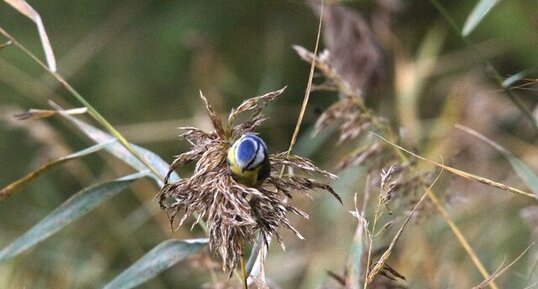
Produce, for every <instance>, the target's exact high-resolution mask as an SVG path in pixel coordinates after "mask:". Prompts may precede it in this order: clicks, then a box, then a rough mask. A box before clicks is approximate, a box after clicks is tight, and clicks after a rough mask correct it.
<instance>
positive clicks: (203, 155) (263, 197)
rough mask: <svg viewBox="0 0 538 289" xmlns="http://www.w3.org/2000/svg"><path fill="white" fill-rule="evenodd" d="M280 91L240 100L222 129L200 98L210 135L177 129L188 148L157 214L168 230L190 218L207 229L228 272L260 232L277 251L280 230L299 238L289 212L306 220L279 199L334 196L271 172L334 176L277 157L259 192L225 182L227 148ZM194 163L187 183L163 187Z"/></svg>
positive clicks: (228, 179)
mask: <svg viewBox="0 0 538 289" xmlns="http://www.w3.org/2000/svg"><path fill="white" fill-rule="evenodd" d="M283 91H284V88H283V89H281V90H278V91H274V92H270V93H267V94H265V95H262V96H258V97H254V98H251V99H248V100H246V101H245V102H243V104H241V105H240V106H239V107H238V108H237V109H234V110H232V112H231V113H230V116H229V117H228V124H227V125H223V123H222V122H221V120H220V119H219V118H218V117H217V114H216V113H215V111H214V110H213V109H212V107H211V105H210V103H209V102H208V101H207V99H206V98H205V97H204V96H203V95H202V94H201V97H202V99H203V101H204V103H205V106H206V109H207V111H208V114H209V117H210V119H211V122H212V124H213V130H212V131H210V132H206V131H203V130H200V129H198V128H193V127H186V128H182V130H183V134H181V137H182V138H184V139H186V140H187V141H188V142H189V144H190V145H191V146H192V147H191V149H190V150H189V151H187V152H184V153H182V154H180V155H179V156H178V157H177V158H176V159H175V160H174V162H173V163H172V165H171V166H170V171H169V173H168V176H167V177H166V179H165V185H164V186H163V188H162V189H161V191H160V192H159V194H158V197H159V202H160V205H161V208H163V209H165V210H167V211H168V212H169V219H170V224H171V226H172V227H173V226H176V227H175V228H178V227H179V226H181V225H183V224H184V223H185V222H186V220H187V218H189V217H190V216H195V217H196V220H195V222H194V224H193V226H194V225H195V224H197V223H199V222H200V221H201V220H202V219H203V220H205V222H206V223H207V228H208V234H209V247H210V250H212V251H213V252H217V251H218V252H220V253H221V255H222V258H223V268H224V269H225V270H230V271H231V270H233V269H234V268H236V266H237V264H238V262H239V261H240V259H239V258H240V256H241V253H242V250H243V243H244V242H245V241H248V242H254V239H255V237H256V235H257V232H260V233H261V234H262V236H263V237H264V238H265V240H266V242H267V241H268V240H269V239H270V238H271V237H275V239H276V240H277V241H278V242H279V243H280V244H281V245H282V246H284V244H283V243H282V240H281V239H280V237H279V235H278V233H277V229H278V228H280V227H284V228H287V229H290V230H292V231H293V232H295V234H296V235H297V237H299V238H302V236H301V235H300V234H299V232H298V231H297V230H296V229H295V228H293V226H292V225H291V224H290V222H289V219H288V217H287V214H288V213H289V212H291V213H293V214H296V215H299V216H302V217H304V218H308V215H307V214H306V213H304V212H302V211H301V210H299V209H297V208H295V207H293V206H291V205H289V204H288V203H287V202H286V201H284V200H283V198H284V196H286V197H290V198H291V197H292V196H293V194H294V193H295V192H300V193H303V194H308V192H310V191H313V190H319V189H321V190H325V191H328V192H329V193H331V194H332V195H334V196H335V197H336V198H337V199H338V200H339V201H340V202H341V200H340V198H339V196H338V195H337V194H336V193H335V192H334V190H333V189H332V188H331V186H329V185H327V184H325V183H323V182H319V181H316V180H314V179H311V178H306V177H301V176H279V175H277V174H276V172H278V171H280V170H281V169H282V167H283V166H289V167H292V168H295V169H298V170H301V171H304V172H306V173H308V174H317V175H321V176H324V177H326V178H329V179H335V178H336V176H335V175H333V174H331V173H329V172H326V171H323V170H321V169H319V168H318V167H316V166H315V165H314V164H313V163H312V162H311V161H310V160H308V159H305V158H302V157H299V156H295V155H290V156H288V155H286V154H283V153H280V154H276V155H270V156H269V158H270V162H271V166H272V169H271V171H272V172H273V174H272V175H271V176H270V177H269V178H268V179H267V180H266V181H265V183H264V184H263V185H262V186H261V187H259V188H249V187H245V186H243V185H241V184H239V183H237V182H236V181H235V180H233V178H232V177H231V174H230V172H229V169H228V165H227V163H226V155H227V151H228V149H229V148H230V145H231V144H232V143H233V142H234V141H236V140H237V139H238V138H239V137H241V136H242V135H243V134H245V133H249V132H252V131H253V130H254V129H255V128H256V127H258V126H259V125H260V124H261V123H262V122H263V121H264V120H265V118H264V117H263V115H262V113H261V111H262V109H263V108H264V107H265V106H266V105H267V104H269V103H270V102H272V101H274V100H275V99H276V98H277V97H278V96H279V95H281V93H282V92H283ZM246 112H250V113H251V114H250V118H249V119H247V120H246V121H244V122H242V123H238V124H236V120H237V117H238V116H239V115H240V114H243V113H246ZM192 161H195V162H196V165H195V168H194V172H193V174H192V176H191V177H189V178H184V179H182V180H180V181H178V182H174V183H169V175H170V174H171V173H172V172H173V171H174V170H175V169H176V168H179V167H182V166H184V165H185V164H187V163H189V162H192ZM178 218H179V220H178V221H176V219H178Z"/></svg>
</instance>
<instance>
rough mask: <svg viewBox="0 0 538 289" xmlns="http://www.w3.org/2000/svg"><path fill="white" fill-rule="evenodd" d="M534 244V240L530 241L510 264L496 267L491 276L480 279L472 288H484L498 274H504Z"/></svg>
mask: <svg viewBox="0 0 538 289" xmlns="http://www.w3.org/2000/svg"><path fill="white" fill-rule="evenodd" d="M534 244H535V242H532V244H530V245H529V246H528V247H527V249H525V251H523V252H522V253H521V254H519V256H518V257H517V258H516V259H514V261H512V262H511V263H510V264H508V265H506V266H505V267H504V268H502V269H501V268H499V269H497V270H496V271H495V272H493V274H491V276H489V277H488V278H486V280H484V281H482V282H481V283H480V284H478V285H476V286H474V287H473V288H472V289H484V288H486V286H488V284H490V283H491V282H493V280H495V279H497V278H498V277H499V276H501V275H502V274H504V273H505V272H506V271H507V270H508V269H509V268H510V267H512V266H513V265H514V264H515V263H516V262H517V261H519V259H521V257H523V256H524V255H525V254H526V253H527V251H529V249H530V248H532V247H533V246H534Z"/></svg>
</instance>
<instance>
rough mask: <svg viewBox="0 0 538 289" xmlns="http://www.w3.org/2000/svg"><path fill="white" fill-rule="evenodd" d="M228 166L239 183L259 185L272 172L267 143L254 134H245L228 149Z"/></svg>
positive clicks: (249, 185)
mask: <svg viewBox="0 0 538 289" xmlns="http://www.w3.org/2000/svg"><path fill="white" fill-rule="evenodd" d="M227 162H228V167H229V168H230V172H231V174H232V177H233V179H234V180H235V181H237V182H238V183H241V184H243V185H245V186H248V187H259V186H260V185H261V184H262V183H263V181H265V179H267V177H269V174H270V173H271V164H270V163H269V154H268V153H267V145H265V142H263V140H262V139H261V138H260V137H258V136H256V135H254V134H249V133H247V134H244V135H242V136H241V138H239V139H238V140H237V141H236V142H234V144H233V145H232V147H231V148H230V149H229V150H228V157H227Z"/></svg>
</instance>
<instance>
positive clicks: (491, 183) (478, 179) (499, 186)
mask: <svg viewBox="0 0 538 289" xmlns="http://www.w3.org/2000/svg"><path fill="white" fill-rule="evenodd" d="M372 134H374V135H375V136H377V137H378V138H380V139H382V140H383V141H385V142H387V143H388V144H390V145H391V146H393V147H395V148H397V149H399V150H401V151H404V152H406V153H408V154H410V155H412V156H414V157H416V158H418V159H421V160H423V161H426V162H428V163H430V164H433V165H435V166H437V167H439V168H442V169H444V170H447V171H449V172H451V173H453V174H455V175H458V176H460V177H462V178H465V179H468V180H473V181H476V182H479V183H482V184H485V185H488V186H492V187H495V188H497V189H501V190H503V191H508V192H510V193H514V194H517V195H521V196H525V197H529V198H531V199H535V200H538V197H536V196H535V195H534V194H532V193H528V192H525V191H522V190H519V189H516V188H513V187H510V186H507V185H505V184H502V183H499V182H496V181H492V180H490V179H488V178H484V177H481V176H477V175H474V174H471V173H468V172H464V171H462V170H458V169H456V168H453V167H449V166H447V165H444V164H441V163H438V162H436V161H432V160H430V159H427V158H425V157H423V156H420V155H418V154H416V153H414V152H412V151H409V150H407V149H405V148H403V147H401V146H399V145H397V144H395V143H393V142H391V141H389V140H387V139H386V138H384V137H382V136H380V135H378V134H376V133H373V132H372Z"/></svg>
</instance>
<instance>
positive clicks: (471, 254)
mask: <svg viewBox="0 0 538 289" xmlns="http://www.w3.org/2000/svg"><path fill="white" fill-rule="evenodd" d="M425 190H427V192H428V197H429V198H430V200H431V201H432V203H433V204H434V206H435V207H436V208H437V211H439V213H440V214H441V216H442V217H443V218H444V219H445V222H446V223H447V224H448V226H449V227H450V230H452V233H454V235H455V236H456V239H458V242H460V244H461V246H462V247H463V249H464V250H465V252H467V255H469V257H470V258H471V260H472V261H473V263H474V265H475V267H476V268H477V269H478V271H480V274H482V276H483V277H484V278H488V277H489V273H488V271H487V270H486V268H485V267H484V265H483V264H482V262H481V261H480V259H479V258H478V256H477V255H476V253H475V252H474V250H473V248H472V247H471V245H470V244H469V242H468V241H467V239H466V238H465V236H463V233H462V232H461V231H460V229H459V228H458V226H456V224H455V223H454V222H453V221H452V219H451V218H450V215H449V214H448V211H447V210H446V208H445V207H444V206H443V204H442V203H441V201H439V199H438V198H437V196H435V194H434V193H433V191H432V190H431V189H430V188H426V187H425ZM489 285H490V287H491V288H492V289H498V287H497V285H496V284H495V283H494V282H493V281H491V283H490V284H489Z"/></svg>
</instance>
